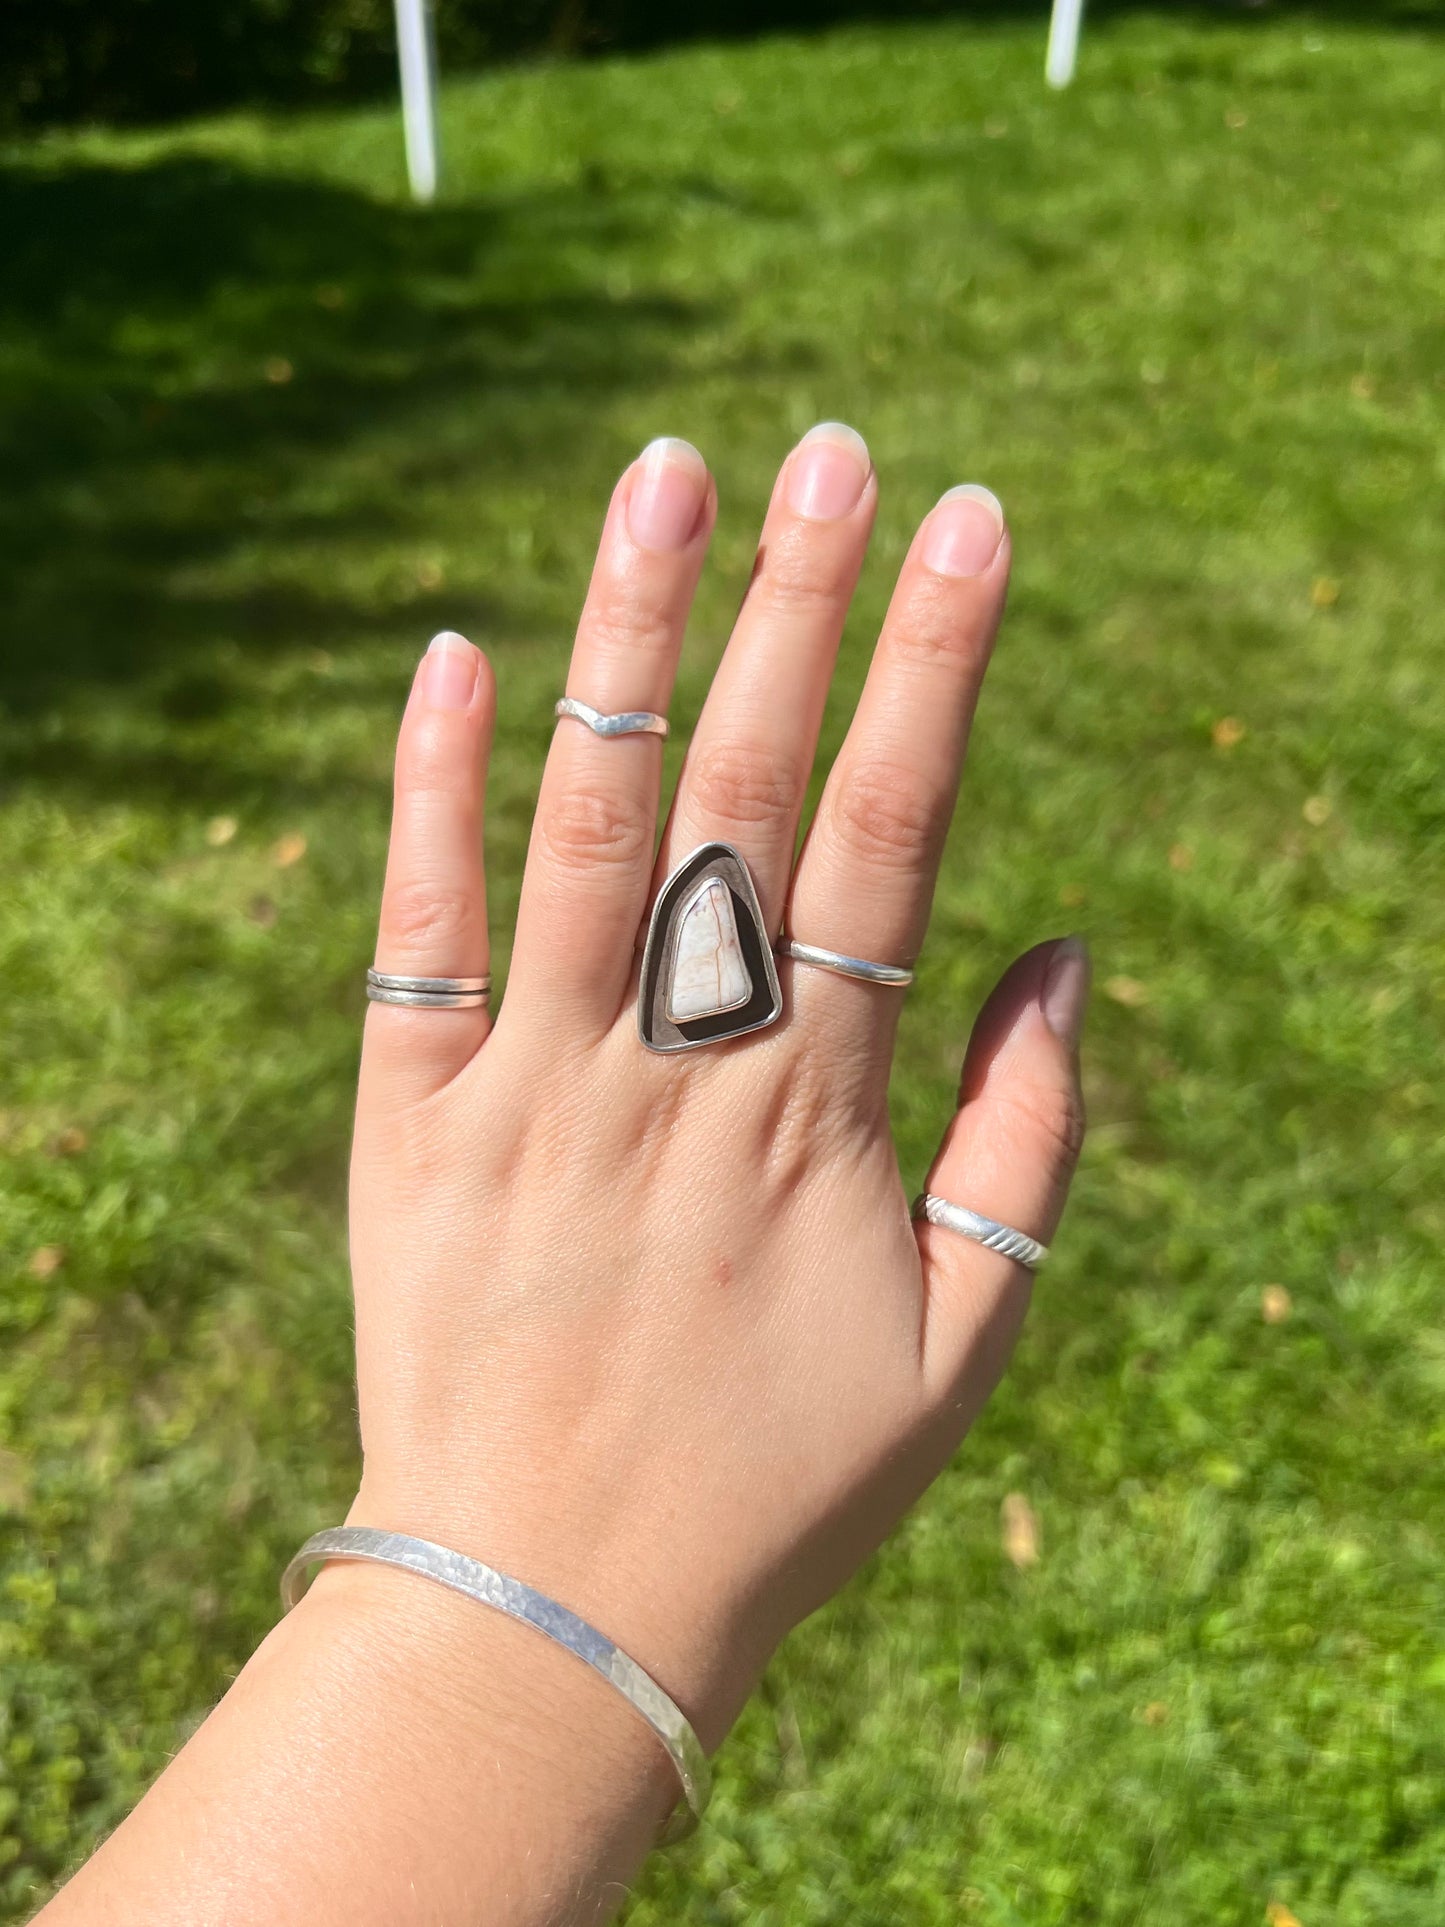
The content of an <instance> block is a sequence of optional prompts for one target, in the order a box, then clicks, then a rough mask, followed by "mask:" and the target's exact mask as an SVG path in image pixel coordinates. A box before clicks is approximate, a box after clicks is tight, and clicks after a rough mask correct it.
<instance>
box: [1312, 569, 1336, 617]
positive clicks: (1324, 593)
mask: <svg viewBox="0 0 1445 1927" xmlns="http://www.w3.org/2000/svg"><path fill="white" fill-rule="evenodd" d="M1339 599H1340V585H1339V583H1338V582H1336V581H1335V578H1334V577H1333V576H1332V575H1321V576H1317V577H1316V578H1315V584H1314V587H1313V588H1312V589H1311V590H1310V601H1311V602H1312V603H1313V604H1314V606H1315V607H1316V608H1317V609H1333V607H1334V606H1335V604H1336V603H1337V602H1338V601H1339Z"/></svg>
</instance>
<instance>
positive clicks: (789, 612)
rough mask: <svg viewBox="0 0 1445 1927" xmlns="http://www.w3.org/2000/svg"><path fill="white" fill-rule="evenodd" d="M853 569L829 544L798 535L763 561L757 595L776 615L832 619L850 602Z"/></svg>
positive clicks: (781, 543) (779, 545) (808, 619)
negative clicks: (799, 537) (801, 537)
mask: <svg viewBox="0 0 1445 1927" xmlns="http://www.w3.org/2000/svg"><path fill="white" fill-rule="evenodd" d="M799 533H800V534H811V533H812V531H807V532H799ZM854 573H855V571H854V569H853V567H852V566H851V564H849V563H848V562H847V561H846V560H845V559H843V558H842V557H840V556H838V555H835V554H834V553H833V552H832V550H831V548H830V547H828V546H827V545H819V544H817V543H815V542H812V541H808V540H806V539H797V538H796V537H795V539H794V540H792V541H788V540H783V541H781V542H779V543H778V545H777V548H776V550H775V551H774V553H773V554H772V555H770V556H769V557H768V558H767V560H766V561H765V563H764V565H763V568H762V571H761V573H760V575H759V577H758V583H757V589H758V599H759V601H760V602H762V603H763V604H764V605H765V606H766V608H767V610H768V611H769V612H770V613H771V614H774V615H778V616H782V617H785V618H788V619H800V620H802V621H804V622H812V621H814V620H817V619H820V618H827V619H830V620H831V619H833V618H835V617H836V616H837V614H838V612H839V611H840V610H841V609H842V608H843V607H845V606H846V604H847V601H848V598H849V596H850V594H851V593H852V588H853V577H854Z"/></svg>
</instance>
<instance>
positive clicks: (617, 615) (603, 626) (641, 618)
mask: <svg viewBox="0 0 1445 1927" xmlns="http://www.w3.org/2000/svg"><path fill="white" fill-rule="evenodd" d="M676 634H677V625H676V622H675V620H674V617H673V612H672V610H671V609H669V608H668V607H666V606H665V605H663V604H660V603H654V602H648V601H646V600H645V599H644V598H642V597H641V596H638V597H636V598H635V599H632V600H625V599H623V598H621V597H619V598H617V599H616V600H614V601H608V602H606V603H604V604H602V606H601V607H599V608H597V609H594V610H590V611H589V612H588V616H587V620H586V622H585V623H584V624H583V632H582V637H581V640H582V642H583V644H584V646H585V648H586V650H587V653H588V654H589V655H590V656H592V657H594V658H595V659H596V660H597V661H599V662H603V663H606V662H628V661H630V660H631V659H632V658H633V657H636V656H655V655H658V654H660V653H664V652H667V651H670V650H671V648H672V646H673V644H674V642H675V640H676Z"/></svg>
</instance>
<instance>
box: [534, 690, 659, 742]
mask: <svg viewBox="0 0 1445 1927" xmlns="http://www.w3.org/2000/svg"><path fill="white" fill-rule="evenodd" d="M552 713H553V715H554V716H570V717H571V718H572V721H573V722H574V723H586V725H587V727H588V728H589V729H590V730H591V731H592V734H593V735H594V736H665V735H666V734H667V727H668V725H667V718H666V716H659V715H658V713H657V711H656V710H655V709H623V710H619V711H618V713H617V714H616V715H615V716H608V715H604V713H603V712H602V711H601V710H600V709H594V708H593V707H592V705H591V703H583V702H578V700H577V698H576V697H575V696H563V697H561V698H560V699H559V701H558V703H557V707H556V708H555V709H554V710H553V712H552Z"/></svg>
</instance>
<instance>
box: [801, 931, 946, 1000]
mask: <svg viewBox="0 0 1445 1927" xmlns="http://www.w3.org/2000/svg"><path fill="white" fill-rule="evenodd" d="M778 955H779V956H780V957H791V958H792V959H793V961H794V963H805V964H816V965H817V967H818V969H819V970H833V971H836V972H837V974H838V975H839V976H840V977H856V978H857V979H858V981H859V983H863V984H891V985H893V986H894V987H895V988H897V989H899V990H902V989H904V988H906V986H907V985H909V984H911V983H912V982H913V972H912V971H911V970H905V969H904V967H903V966H902V965H901V964H878V963H869V962H868V960H867V958H866V957H845V956H844V955H843V953H842V952H841V951H839V950H822V949H820V948H819V947H818V945H817V944H815V943H794V941H793V939H792V938H791V937H783V938H781V939H780V940H779V943H778Z"/></svg>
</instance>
